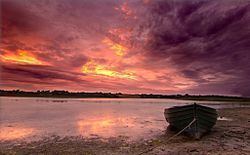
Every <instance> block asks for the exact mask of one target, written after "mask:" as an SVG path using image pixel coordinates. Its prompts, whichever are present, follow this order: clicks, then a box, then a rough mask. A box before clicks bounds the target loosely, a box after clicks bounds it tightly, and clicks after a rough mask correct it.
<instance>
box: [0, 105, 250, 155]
mask: <svg viewBox="0 0 250 155" xmlns="http://www.w3.org/2000/svg"><path fill="white" fill-rule="evenodd" d="M218 113H219V116H220V119H219V120H218V121H217V123H216V125H215V126H214V128H213V129H212V131H211V132H210V133H208V134H207V135H205V136H204V137H202V138H201V139H200V140H194V139H190V138H189V137H186V136H185V135H179V136H177V137H175V138H174V139H172V140H171V141H168V139H169V138H170V137H172V136H173V135H174V134H175V133H174V132H173V131H166V133H164V134H162V135H159V136H157V137H155V138H153V139H150V140H142V141H134V142H129V141H127V138H126V137H116V138H107V139H103V138H98V137H96V138H89V139H86V138H83V137H80V136H72V137H59V136H56V135H55V136H51V137H47V138H44V139H41V140H38V141H31V142H27V141H21V140H20V141H1V142H0V154H102V155H103V154H117V155H120V154H131V155H136V154H162V155H163V154H170V155H175V154H192V155H193V154H197V155H198V154H199V155H200V154H204V155H206V154H211V155H212V154H213V155H214V154H227V155H230V154H232V155H235V154H242V155H244V154H246V155H247V154H250V108H246V107H242V108H228V109H219V110H218Z"/></svg>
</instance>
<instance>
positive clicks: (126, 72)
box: [0, 0, 250, 96]
mask: <svg viewBox="0 0 250 155" xmlns="http://www.w3.org/2000/svg"><path fill="white" fill-rule="evenodd" d="M1 8H2V11H1V13H2V14H1V15H2V22H1V23H2V25H1V29H2V31H1V32H2V33H1V34H2V35H1V46H0V63H1V64H0V65H1V79H0V84H1V87H2V89H8V90H12V89H20V90H29V91H34V90H43V89H49V90H53V89H59V90H68V91H94V92H95V91H105V92H122V93H158V94H179V93H180V94H186V93H189V94H222V95H239V96H240V95H242V96H249V95H250V82H249V75H250V71H249V68H250V67H249V62H250V61H249V57H250V56H249V55H250V54H249V53H250V52H249V50H250V49H249V38H250V36H249V33H246V32H249V27H250V22H249V10H250V9H249V2H248V1H237V0H235V1H226V0H225V1H215V0H214V1H211V2H209V3H207V2H206V1H174V0H165V1H164V0H159V1H158V0H157V1H152V0H131V1H116V0H105V1H91V0H87V1H73V0H72V1H69V0H53V3H52V2H51V3H44V2H43V0H41V1H38V0H37V1H20V0H2V1H1ZM194 25H195V26H194ZM243 88H244V89H243Z"/></svg>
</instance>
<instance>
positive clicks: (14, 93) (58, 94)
mask: <svg viewBox="0 0 250 155" xmlns="http://www.w3.org/2000/svg"><path fill="white" fill-rule="evenodd" d="M1 96H2V97H4V96H5V97H46V98H141V99H146V98H152V99H177V100H197V101H228V102H230V101H231V102H250V98H248V97H238V96H221V95H189V94H185V95H181V94H177V95H161V94H122V93H102V92H94V93H90V92H68V91H57V90H55V91H36V92H27V91H20V90H11V91H8V90H0V97H1Z"/></svg>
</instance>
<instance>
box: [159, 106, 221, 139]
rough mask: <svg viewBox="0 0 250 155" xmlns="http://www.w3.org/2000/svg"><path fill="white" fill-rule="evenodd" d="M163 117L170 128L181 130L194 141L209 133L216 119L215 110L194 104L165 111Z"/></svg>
mask: <svg viewBox="0 0 250 155" xmlns="http://www.w3.org/2000/svg"><path fill="white" fill-rule="evenodd" d="M164 115H165V118H166V120H167V122H168V123H169V124H170V127H171V128H174V129H177V131H181V130H183V131H184V132H185V133H187V134H188V135H190V136H191V137H194V138H195V139H200V138H201V136H202V135H204V134H205V133H207V132H209V131H210V130H211V128H212V127H213V126H214V125H215V123H216V121H217V117H218V114H217V111H216V110H215V109H213V108H210V107H207V106H202V105H199V104H196V103H194V104H191V105H184V106H174V107H171V108H168V109H165V111H164ZM187 126H188V127H187Z"/></svg>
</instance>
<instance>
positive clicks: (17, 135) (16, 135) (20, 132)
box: [0, 126, 34, 140]
mask: <svg viewBox="0 0 250 155" xmlns="http://www.w3.org/2000/svg"><path fill="white" fill-rule="evenodd" d="M33 133H34V129H33V128H28V127H14V126H6V127H1V130H0V140H15V139H22V138H26V137H28V136H30V135H32V134H33Z"/></svg>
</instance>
